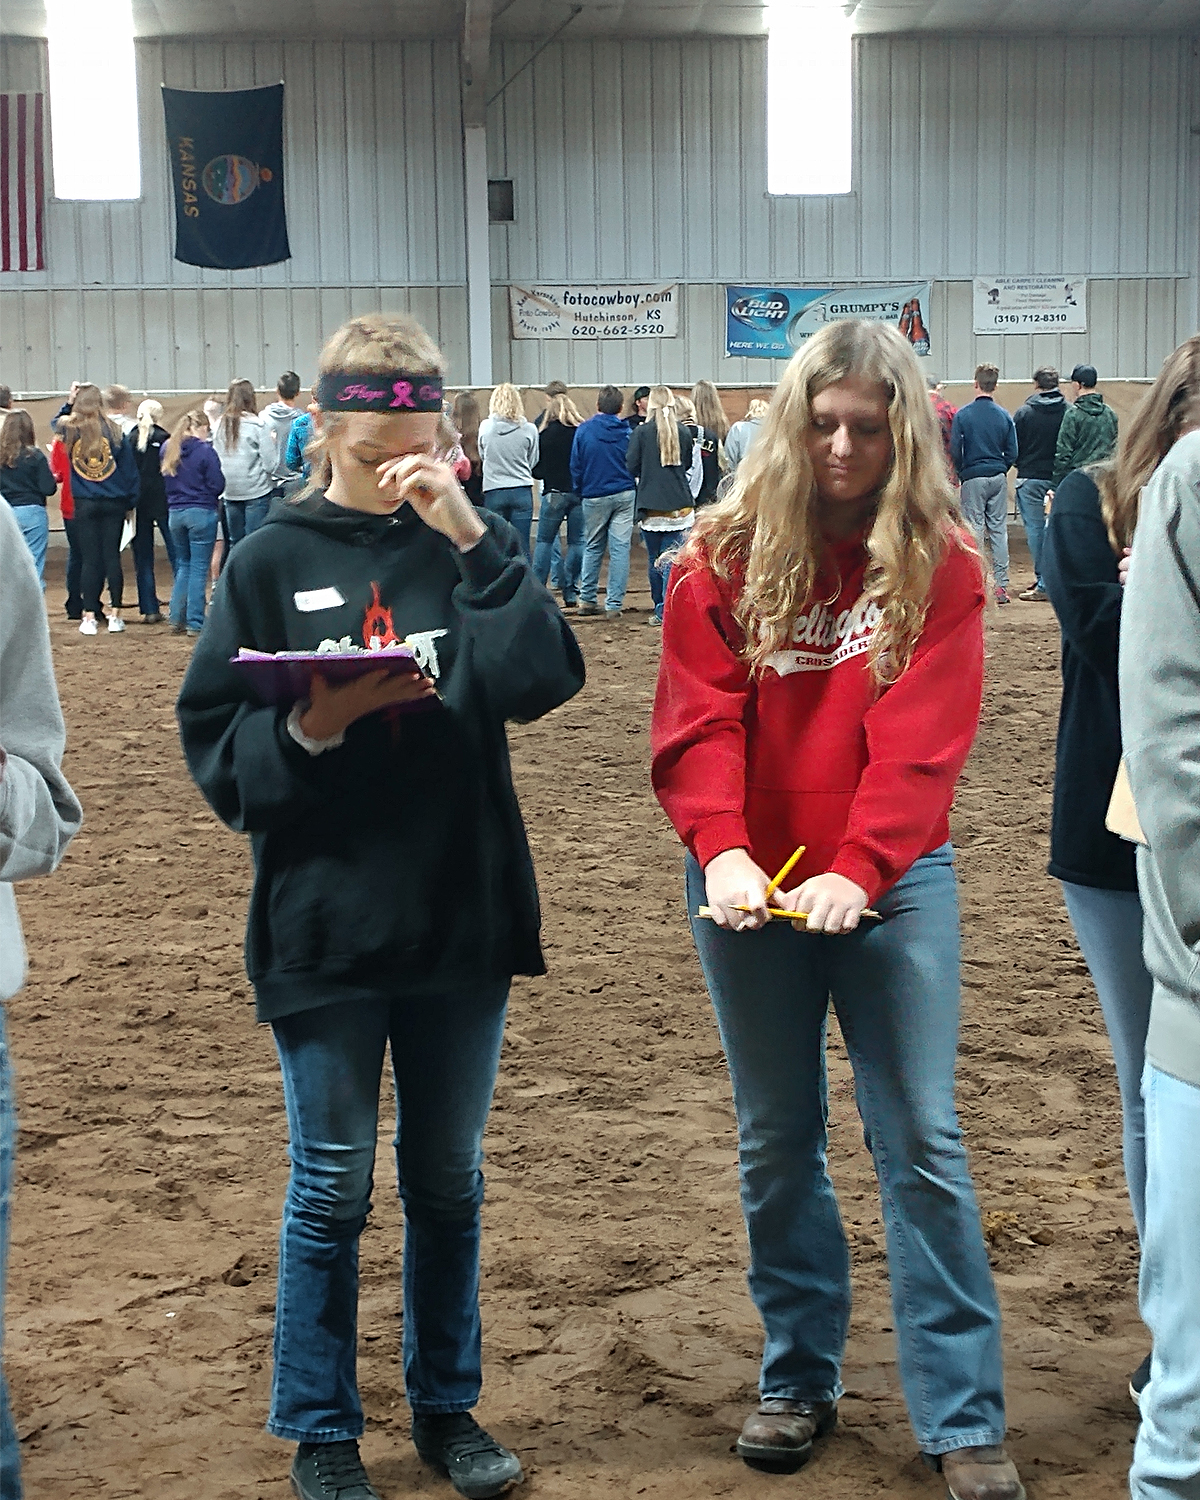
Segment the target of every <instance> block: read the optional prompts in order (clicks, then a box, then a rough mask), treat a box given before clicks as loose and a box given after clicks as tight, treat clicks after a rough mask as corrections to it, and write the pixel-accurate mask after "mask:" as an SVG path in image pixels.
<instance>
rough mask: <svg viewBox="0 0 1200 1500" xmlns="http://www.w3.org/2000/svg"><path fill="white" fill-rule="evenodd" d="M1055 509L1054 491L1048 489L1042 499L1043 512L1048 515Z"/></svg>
mask: <svg viewBox="0 0 1200 1500" xmlns="http://www.w3.org/2000/svg"><path fill="white" fill-rule="evenodd" d="M1053 509H1054V491H1053V490H1047V491H1046V498H1045V499H1044V500H1043V501H1042V514H1043V515H1046V516H1048V515H1049V514H1050V512H1051V511H1052V510H1053Z"/></svg>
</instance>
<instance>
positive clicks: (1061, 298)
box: [972, 275, 1087, 333]
mask: <svg viewBox="0 0 1200 1500" xmlns="http://www.w3.org/2000/svg"><path fill="white" fill-rule="evenodd" d="M973 287H974V295H973V298H972V301H973V304H974V313H975V319H974V322H975V332H976V333H1086V332H1087V277H1086V276H1062V275H1059V276H976V277H975V279H974V282H973Z"/></svg>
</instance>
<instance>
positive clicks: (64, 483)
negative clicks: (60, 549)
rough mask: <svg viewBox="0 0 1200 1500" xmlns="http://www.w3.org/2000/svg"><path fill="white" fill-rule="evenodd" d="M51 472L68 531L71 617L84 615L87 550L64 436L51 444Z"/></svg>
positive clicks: (68, 593) (68, 617) (68, 603)
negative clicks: (78, 532)
mask: <svg viewBox="0 0 1200 1500" xmlns="http://www.w3.org/2000/svg"><path fill="white" fill-rule="evenodd" d="M50 472H51V474H53V475H54V477H55V479H57V480H58V484H59V490H58V509H59V513H60V514H61V516H62V520H63V530H64V531H65V532H66V533H67V619H68V620H82V619H83V594H82V592H81V590H80V583H81V580H82V578H83V553H82V552H80V550H79V542H78V541H77V540H76V536H75V501H74V500H73V499H72V497H71V460H70V459H69V458H68V457H67V450H66V449H65V448H64V447H63V440H62V438H60V437H56V438H55V439H54V441H53V442H52V443H51V444H50Z"/></svg>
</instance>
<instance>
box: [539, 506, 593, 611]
mask: <svg viewBox="0 0 1200 1500" xmlns="http://www.w3.org/2000/svg"><path fill="white" fill-rule="evenodd" d="M564 521H565V522H566V523H567V555H566V559H565V571H563V569H562V568H561V567H560V570H559V582H560V583H561V585H562V595H563V598H564V599H565V600H566V602H567V603H568V604H570V603H571V602H572V601H573V600H574V599H576V598H578V596H579V572H580V569H581V568H582V566H583V502H582V501H581V500H580V498H579V496H578V495H570V494H567V493H566V492H565V491H563V490H547V491H546V492H545V493H544V494H543V495H542V508H541V510H540V511H539V512H538V529H537V547H536V548H535V550H534V554H533V571H534V573H535V574H536V575H537V578H538V582H539V583H545V582H546V580H547V579H548V578H549V577H550V567H551V561H552V555H553V550H554V543H555V542H556V541H557V540H558V532H559V528H560V527H561V526H562V524H563V522H564Z"/></svg>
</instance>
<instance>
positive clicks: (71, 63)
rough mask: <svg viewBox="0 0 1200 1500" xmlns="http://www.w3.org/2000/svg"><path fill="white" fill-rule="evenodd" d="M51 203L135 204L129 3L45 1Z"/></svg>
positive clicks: (136, 146)
mask: <svg viewBox="0 0 1200 1500" xmlns="http://www.w3.org/2000/svg"><path fill="white" fill-rule="evenodd" d="M46 35H47V38H48V40H49V53H50V149H51V155H52V158H53V162H54V195H55V197H56V198H88V199H112V198H140V197H141V194H142V163H141V150H140V142H139V139H138V101H137V70H136V66H135V62H134V55H133V4H132V0H46Z"/></svg>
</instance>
